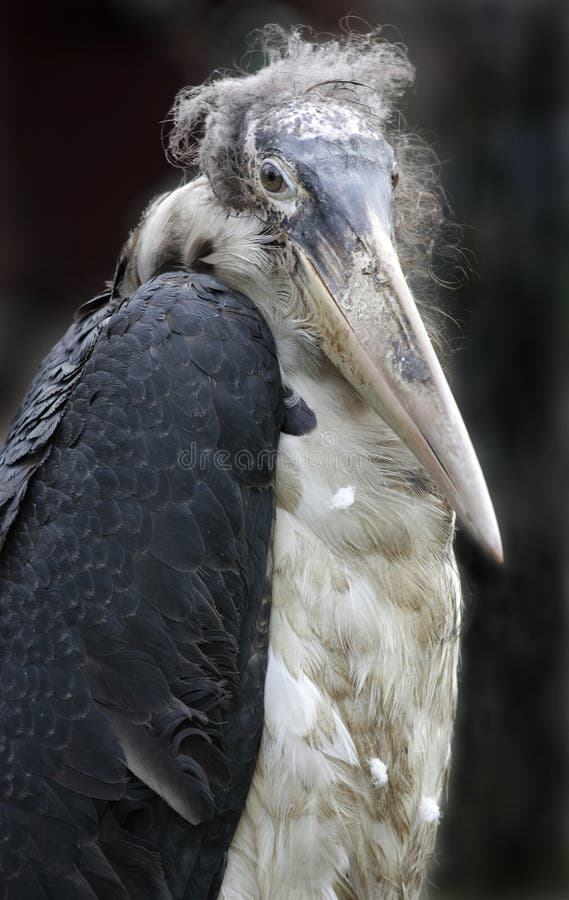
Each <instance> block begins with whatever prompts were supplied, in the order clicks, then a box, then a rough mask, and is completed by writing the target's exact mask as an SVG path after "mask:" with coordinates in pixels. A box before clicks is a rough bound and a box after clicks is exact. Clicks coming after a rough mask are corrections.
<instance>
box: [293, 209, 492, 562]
mask: <svg viewBox="0 0 569 900" xmlns="http://www.w3.org/2000/svg"><path fill="white" fill-rule="evenodd" d="M366 219H367V222H366V225H368V226H369V227H367V228H366V233H365V235H363V236H361V238H360V243H359V246H358V247H357V249H355V250H354V251H353V252H352V253H351V256H350V259H351V264H350V265H348V266H347V265H346V258H347V257H346V251H345V245H344V248H343V249H342V252H340V251H339V249H338V245H337V241H336V239H328V240H327V239H326V237H324V236H323V235H322V234H319V235H318V236H317V237H316V238H314V237H311V239H310V240H309V241H304V240H300V241H299V240H298V239H297V240H295V241H294V246H295V248H296V256H297V270H296V273H295V276H294V277H295V279H296V280H297V282H298V283H299V287H300V288H301V290H303V291H304V292H307V293H308V295H309V296H310V297H311V300H312V309H313V314H314V317H315V321H316V324H317V327H318V329H319V331H320V333H321V335H322V349H323V351H324V352H325V354H326V355H327V356H328V358H329V359H330V360H331V361H332V362H333V363H334V365H335V366H336V367H337V368H338V370H339V371H340V372H341V374H342V375H343V376H344V377H345V378H346V379H347V381H349V383H350V384H351V385H352V386H353V387H354V389H355V390H356V391H357V392H358V393H359V394H360V396H361V397H362V398H364V399H365V400H367V402H368V403H369V404H370V405H371V406H372V407H373V409H375V410H376V412H377V413H379V415H381V416H382V418H383V419H384V420H385V421H386V422H387V423H388V424H389V425H390V426H391V428H392V429H393V430H394V431H395V432H396V434H398V435H399V437H400V438H401V439H402V440H403V441H404V442H405V443H406V444H407V446H408V447H409V449H410V450H411V451H412V452H413V453H414V455H415V456H416V457H417V459H418V460H419V461H420V462H421V463H422V464H423V466H424V467H425V469H426V470H427V472H428V473H429V474H430V475H431V477H432V479H433V481H434V482H435V484H436V485H437V486H438V488H439V489H440V490H441V492H442V493H443V495H444V496H445V497H446V499H447V501H448V502H449V503H450V505H451V506H452V507H453V508H454V510H455V511H456V513H457V515H458V517H459V520H460V521H461V523H462V524H463V526H464V527H465V528H466V529H467V530H468V531H469V532H470V534H471V535H472V536H473V537H474V538H475V539H476V540H477V541H478V542H479V543H480V544H481V545H482V547H483V548H484V549H485V550H486V551H487V552H488V553H489V554H490V556H492V557H493V558H494V559H495V560H496V561H498V562H501V561H502V559H503V554H502V542H501V539H500V532H499V529H498V523H497V521H496V516H495V513H494V509H493V506H492V501H491V500H490V495H489V493H488V488H487V487H486V482H485V480H484V476H483V474H482V471H481V468H480V464H479V462H478V459H477V457H476V453H475V452H474V448H473V446H472V443H471V441H470V438H469V436H468V432H467V430H466V427H465V425H464V422H463V420H462V416H461V415H460V412H459V410H458V407H457V405H456V402H455V400H454V397H453V396H452V393H451V390H450V388H449V385H448V383H447V381H446V378H445V376H444V374H443V371H442V369H441V366H440V363H439V361H438V359H437V357H436V354H435V352H434V350H433V347H432V344H431V342H430V340H429V337H428V335H427V331H426V329H425V326H424V324H423V322H422V320H421V317H420V315H419V312H418V310H417V307H416V305H415V302H414V300H413V297H412V295H411V291H410V290H409V287H408V285H407V282H406V280H405V278H404V276H403V273H402V271H401V266H400V264H399V260H398V258H397V254H396V252H395V249H394V247H393V244H392V241H391V239H390V237H389V228H388V226H387V225H386V224H384V223H382V222H380V221H379V219H376V218H374V216H373V214H372V213H370V212H369V210H368V211H367V216H366Z"/></svg>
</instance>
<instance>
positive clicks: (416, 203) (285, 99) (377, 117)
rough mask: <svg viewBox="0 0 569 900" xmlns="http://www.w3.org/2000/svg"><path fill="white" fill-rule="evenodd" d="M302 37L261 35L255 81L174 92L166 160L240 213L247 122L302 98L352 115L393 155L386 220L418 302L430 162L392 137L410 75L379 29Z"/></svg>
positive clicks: (426, 254) (428, 155) (402, 53)
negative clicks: (393, 187) (390, 219)
mask: <svg viewBox="0 0 569 900" xmlns="http://www.w3.org/2000/svg"><path fill="white" fill-rule="evenodd" d="M305 33H306V32H305V30H304V29H294V30H292V31H287V30H285V29H282V28H280V27H278V26H267V27H266V28H264V29H262V30H261V31H260V32H259V38H258V43H259V45H260V49H261V50H262V52H263V54H264V61H265V65H264V66H263V67H262V68H261V69H260V70H259V71H258V72H256V73H254V74H247V73H245V72H240V73H235V74H231V75H226V74H223V73H218V74H217V76H214V78H213V79H212V80H211V81H208V82H206V83H205V84H203V85H199V86H197V87H190V88H187V89H185V90H182V91H181V92H180V93H179V94H178V97H177V98H176V101H175V103H174V106H173V108H172V111H171V117H172V121H173V127H172V131H171V133H170V138H169V155H170V158H171V160H172V161H173V162H174V163H175V164H176V165H178V166H180V167H182V168H184V169H190V170H192V173H196V172H202V173H203V174H205V175H206V176H207V178H208V180H209V182H210V184H211V186H212V189H213V191H214V193H215V194H216V196H217V197H218V198H219V199H220V200H221V201H222V203H223V204H224V205H225V206H226V207H229V208H232V209H234V210H240V209H243V205H244V198H245V197H246V196H247V193H248V192H247V190H246V189H245V185H244V184H243V181H244V179H245V178H246V174H245V172H246V167H245V164H244V163H245V160H244V159H243V149H244V144H245V140H244V138H245V134H246V130H247V125H248V123H249V122H250V121H251V120H252V119H255V120H262V119H263V117H264V115H266V114H267V113H268V112H269V111H270V110H274V109H275V107H280V106H285V105H286V104H287V103H289V102H290V101H292V100H295V99H299V98H302V97H304V96H306V97H307V98H308V97H309V98H310V99H311V100H314V101H316V100H318V101H326V100H332V101H336V102H341V103H342V105H345V106H351V107H354V108H355V109H357V110H358V111H359V113H360V114H361V113H362V112H363V113H364V114H365V116H366V117H367V118H368V120H369V122H370V123H371V124H373V125H374V127H376V128H377V130H378V131H379V132H381V134H382V135H383V136H384V137H385V138H386V139H387V141H388V142H389V143H390V144H391V146H392V147H393V149H394V151H395V157H396V160H397V166H398V170H399V176H400V177H399V186H398V188H397V191H396V192H395V195H394V220H395V231H396V238H397V247H398V253H399V258H400V260H401V264H402V267H403V270H404V272H405V274H406V276H407V278H408V280H410V282H411V284H412V287H413V288H414V290H415V291H416V292H417V294H418V295H421V294H422V293H424V290H425V287H426V283H427V282H429V281H430V280H431V266H430V258H431V255H432V250H433V246H434V242H435V237H436V233H437V231H438V229H439V227H440V225H441V223H442V213H441V206H442V204H441V192H440V188H439V186H438V180H437V171H436V170H437V163H436V158H435V156H434V154H433V153H432V151H431V150H430V148H428V147H427V146H426V145H425V144H424V142H423V141H421V140H420V139H418V138H417V137H416V136H414V135H409V134H407V133H405V132H404V131H402V130H401V128H400V123H401V117H400V115H398V114H395V103H396V101H397V100H399V99H400V97H401V95H402V94H403V92H404V91H405V90H406V89H407V88H408V87H409V86H410V85H411V84H412V82H413V78H414V69H413V66H412V64H411V63H410V61H409V59H408V57H407V53H406V50H405V48H404V47H402V46H401V45H396V44H390V43H388V42H386V41H385V40H384V39H383V38H382V34H381V29H379V28H376V29H373V30H371V31H370V32H369V33H368V34H364V35H359V34H346V35H343V36H342V37H339V38H332V39H330V40H326V41H321V42H319V41H316V40H314V39H312V40H310V39H308V36H307V37H305V36H304V34H305Z"/></svg>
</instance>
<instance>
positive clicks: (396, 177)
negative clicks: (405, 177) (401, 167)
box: [391, 166, 399, 190]
mask: <svg viewBox="0 0 569 900" xmlns="http://www.w3.org/2000/svg"><path fill="white" fill-rule="evenodd" d="M398 184H399V172H398V170H397V166H393V169H392V170H391V187H392V188H393V190H395V188H396V187H397V185H398Z"/></svg>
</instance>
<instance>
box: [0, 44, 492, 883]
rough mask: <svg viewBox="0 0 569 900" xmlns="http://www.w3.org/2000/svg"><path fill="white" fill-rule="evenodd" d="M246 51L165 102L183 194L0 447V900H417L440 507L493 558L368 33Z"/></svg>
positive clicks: (441, 644) (377, 53)
mask: <svg viewBox="0 0 569 900" xmlns="http://www.w3.org/2000/svg"><path fill="white" fill-rule="evenodd" d="M268 45H269V49H268V58H267V61H266V65H265V67H264V68H262V69H261V70H260V71H259V72H258V73H257V74H253V75H241V76H235V77H221V76H220V77H219V78H218V79H217V80H213V81H211V82H210V83H208V84H206V85H205V86H202V87H199V88H196V89H191V90H188V91H186V92H183V93H182V94H181V95H180V97H179V98H178V100H177V102H176V104H175V107H174V127H173V131H172V142H171V149H172V153H173V155H174V156H175V158H176V160H177V161H178V162H179V163H181V164H182V165H183V166H186V167H191V166H197V174H196V177H195V178H194V179H193V180H191V181H189V182H188V183H185V184H184V185H183V186H182V187H180V188H178V189H177V190H174V191H172V192H171V193H169V194H166V195H164V196H162V197H159V198H158V199H157V200H156V201H154V202H153V203H152V204H151V206H150V208H149V209H148V210H147V212H146V213H145V215H144V217H143V219H142V222H141V224H140V225H139V227H138V228H137V229H136V230H135V231H134V232H133V234H132V235H131V237H130V239H129V241H128V242H127V244H126V247H125V249H124V251H123V254H122V256H121V258H120V262H119V265H118V268H117V274H116V277H115V280H114V283H113V285H112V287H111V288H109V289H108V290H107V291H105V292H104V293H103V294H101V295H99V296H98V297H96V298H95V299H94V300H91V301H90V302H88V303H87V304H85V305H84V306H83V307H81V309H80V311H79V313H78V315H77V317H76V320H75V322H74V324H73V325H72V326H71V328H70V329H69V330H68V332H67V333H66V335H65V336H64V337H63V338H62V340H61V341H60V342H59V343H58V344H57V345H56V347H55V348H54V350H53V351H52V352H51V353H50V354H49V356H48V357H47V359H46V360H45V362H44V364H43V365H42V367H41V369H40V371H39V374H38V375H37V377H36V378H35V380H34V382H33V384H32V386H31V388H30V390H29V392H28V394H27V397H26V399H25V401H24V403H23V405H22V408H21V410H20V412H19V413H18V415H17V417H16V419H15V421H14V423H13V425H12V428H11V431H10V434H9V437H8V440H7V443H6V445H5V447H4V450H3V455H2V466H1V471H0V510H1V513H2V519H1V540H2V544H3V547H2V551H1V557H0V594H1V603H2V606H1V660H2V676H1V688H2V696H1V706H0V721H1V737H0V759H1V767H0V785H1V806H0V810H1V813H0V816H1V818H0V823H1V825H0V829H1V839H0V858H1V859H0V865H1V888H0V895H1V897H2V898H5V900H95V898H99V900H126V898H132V900H147V898H153V900H166V898H170V900H171V898H177V900H181V898H185V900H202V898H213V897H217V896H220V897H223V898H225V900H230V898H231V900H313V898H314V900H316V898H319V900H324V898H326V900H332V898H407V900H409V898H415V897H417V896H418V894H419V891H420V889H421V884H422V882H423V878H424V875H425V869H426V865H427V861H428V858H429V854H430V853H431V851H432V848H433V844H434V840H435V833H436V828H437V822H438V819H439V816H440V802H441V797H442V795H443V793H444V789H445V782H446V779H447V772H448V766H449V759H450V742H451V732H452V724H453V715H454V708H455V697H456V671H457V658H458V638H457V631H458V627H459V622H460V605H461V599H460V586H459V579H458V575H457V570H456V565H455V559H454V555H453V549H452V542H453V533H454V512H456V513H457V515H458V516H459V519H460V520H461V522H462V523H463V525H464V527H465V528H467V529H468V530H469V531H470V532H471V533H472V535H473V536H474V537H475V538H476V539H477V540H478V541H479V542H480V543H481V544H482V545H483V546H484V547H485V548H486V549H487V550H488V551H489V552H490V553H491V554H493V556H494V557H495V558H500V556H501V547H500V537H499V533H498V528H497V525H496V520H495V517H494V513H493V510H492V505H491V502H490V499H489V496H488V492H487V489H486V486H485V483H484V480H483V477H482V474H481V471H480V468H479V466H478V462H477V459H476V456H475V454H474V451H473V449H472V446H471V444H470V441H469V438H468V435H467V432H466V430H465V427H464V424H463V422H462V420H461V417H460V414H459V412H458V409H457V407H456V405H455V402H454V400H453V398H452V395H451V393H450V390H449V387H448V385H447V382H446V381H445V378H444V376H443V373H442V371H441V368H440V366H439V363H438V362H437V358H436V356H435V353H434V351H433V349H432V346H431V343H430V341H429V338H428V336H427V331H426V329H425V327H424V325H423V323H422V320H421V318H420V316H419V314H418V312H417V309H416V307H415V304H414V301H413V298H412V295H411V292H410V289H409V287H408V283H407V281H406V280H405V278H404V276H403V274H402V267H401V264H400V260H401V262H402V263H403V265H404V267H409V268H410V270H413V268H415V269H416V268H417V266H416V264H415V266H414V264H413V259H414V258H415V259H417V258H418V252H417V247H418V246H419V243H420V240H421V238H422V237H425V235H424V234H423V235H421V229H422V227H423V225H424V220H422V219H421V211H422V208H423V206H424V205H425V204H424V203H423V202H422V195H421V192H422V191H424V190H425V188H424V185H422V184H421V172H420V171H419V169H418V168H417V166H416V165H415V164H414V162H413V159H412V154H411V156H410V148H411V145H410V144H409V143H408V142H407V141H406V139H405V138H404V137H403V136H401V135H400V134H399V133H398V131H397V130H396V128H394V127H393V125H392V123H393V116H392V104H393V102H394V100H395V99H397V97H398V96H399V95H400V93H401V92H402V90H403V89H404V87H405V86H406V84H407V83H408V82H409V80H410V78H411V74H412V72H411V67H410V65H409V63H408V61H407V59H406V56H405V54H404V52H403V51H402V50H401V49H400V48H397V47H394V46H390V45H388V44H386V43H384V42H383V41H382V40H381V39H380V38H379V35H378V34H377V33H375V32H374V33H371V34H369V35H367V36H365V37H359V38H356V37H353V36H348V37H345V38H342V39H341V40H339V41H338V40H330V41H328V42H323V43H311V42H310V41H308V40H304V39H303V37H302V36H301V34H300V33H298V32H294V33H292V34H289V35H288V36H283V35H281V38H280V44H279V43H278V41H277V42H275V41H274V40H272V38H271V40H269V42H268ZM196 133H197V134H198V137H196V136H195V135H196ZM192 142H193V143H192ZM398 165H399V169H400V172H399V175H400V181H401V183H400V185H399V188H398V189H397V190H395V187H396V182H397V177H398V174H397V166H398ZM423 199H424V198H423ZM427 205H429V204H427ZM431 207H432V204H431ZM425 227H426V226H425ZM429 237H430V235H427V239H428V238H429ZM396 246H397V248H398V251H399V256H398V253H397V252H396V249H395V247H396ZM425 265H426V264H425ZM277 448H278V454H277ZM269 609H271V613H270V623H269ZM263 696H264V702H263Z"/></svg>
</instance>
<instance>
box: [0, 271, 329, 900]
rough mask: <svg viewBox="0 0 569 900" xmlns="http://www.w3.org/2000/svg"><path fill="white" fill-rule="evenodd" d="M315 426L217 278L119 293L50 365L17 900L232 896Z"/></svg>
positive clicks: (8, 510) (7, 532) (16, 673)
mask: <svg viewBox="0 0 569 900" xmlns="http://www.w3.org/2000/svg"><path fill="white" fill-rule="evenodd" d="M285 399H287V405H285ZM295 415H296V418H295ZM311 422H312V419H311V414H310V411H308V410H307V409H306V407H305V406H304V405H303V404H302V402H301V401H298V403H296V404H294V403H293V404H292V406H291V403H290V399H288V398H287V396H286V393H285V390H284V388H283V386H282V384H281V380H280V374H279V365H278V361H277V358H276V354H275V348H274V344H273V339H272V336H271V334H270V332H269V329H268V327H267V325H266V324H265V322H264V320H263V318H262V317H261V315H260V313H259V312H258V310H257V309H256V308H255V307H254V306H253V304H252V303H251V302H250V301H249V300H248V299H247V298H246V297H244V296H242V295H240V294H238V293H236V292H233V291H229V290H228V289H226V288H225V287H224V286H223V285H222V284H221V283H220V282H219V281H217V280H216V279H214V278H212V277H209V276H207V275H194V274H189V273H181V272H176V273H165V274H162V275H160V276H156V277H154V278H153V279H151V280H150V281H149V282H148V283H147V284H145V285H144V286H142V287H141V288H140V289H139V290H138V291H136V293H135V294H134V295H133V296H132V297H131V298H130V299H129V300H127V301H126V302H122V301H119V300H117V299H113V298H112V297H111V295H110V294H108V293H107V294H102V295H100V296H99V297H98V298H95V300H94V301H90V303H89V304H86V306H85V307H83V309H82V311H80V314H79V316H78V319H77V321H76V322H75V323H74V324H73V325H72V327H71V329H70V330H69V331H68V333H67V334H66V336H65V337H64V338H63V339H62V341H61V342H60V343H59V344H58V345H57V346H56V348H55V349H54V350H53V351H52V353H51V354H50V355H49V356H48V358H47V359H46V361H45V363H44V365H43V367H42V369H41V370H40V372H39V374H38V376H37V378H36V380H35V382H34V383H33V384H32V387H31V389H30V392H29V393H28V396H27V398H26V400H25V401H24V404H23V407H22V410H21V411H20V413H19V415H18V416H17V418H16V420H15V422H14V424H13V427H12V430H11V433H10V435H9V438H8V441H7V445H6V447H5V448H4V451H3V454H2V457H1V466H0V515H1V516H2V518H1V525H0V529H1V530H0V539H1V540H2V542H3V549H2V551H1V554H0V615H1V619H0V630H1V634H0V654H1V656H0V659H1V666H2V669H1V700H0V867H1V868H0V872H1V877H0V896H1V897H2V898H4V900H40V898H41V900H47V898H53V900H66V898H73V900H94V898H105V900H115V898H116V900H126V898H128V897H131V898H134V897H136V898H160V900H166V898H186V900H190V898H191V900H199V898H207V897H214V896H216V894H217V891H218V889H219V885H220V883H221V877H222V873H223V865H224V858H225V853H226V851H227V848H228V846H229V843H230V840H231V836H232V834H233V831H234V829H235V827H236V824H237V821H238V818H239V815H240V812H241V810H242V807H243V804H244V800H245V797H246V794H247V790H248V786H249V783H250V779H251V777H252V773H253V768H254V763H255V757H256V752H257V748H258V742H259V739H260V734H261V728H262V714H263V710H262V694H263V691H262V687H263V680H264V673H265V666H266V651H267V624H268V615H269V598H270V594H269V590H268V581H267V574H266V573H267V556H268V548H269V543H270V533H271V525H272V517H273V491H272V487H273V481H274V468H275V466H274V463H275V459H276V456H275V454H276V449H277V443H278V436H279V431H280V430H281V428H286V429H287V430H291V431H293V432H295V431H296V432H299V431H302V430H303V429H304V428H307V427H310V424H311ZM312 424H313V422H312Z"/></svg>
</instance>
